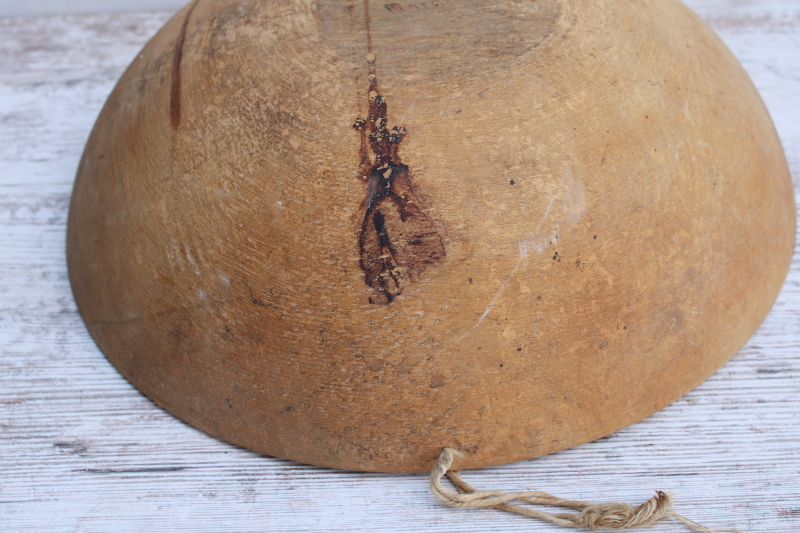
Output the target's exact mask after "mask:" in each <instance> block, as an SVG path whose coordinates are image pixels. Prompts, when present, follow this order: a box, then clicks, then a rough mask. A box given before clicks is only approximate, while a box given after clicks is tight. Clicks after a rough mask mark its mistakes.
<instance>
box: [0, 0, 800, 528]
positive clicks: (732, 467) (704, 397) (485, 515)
mask: <svg viewBox="0 0 800 533" xmlns="http://www.w3.org/2000/svg"><path fill="white" fill-rule="evenodd" d="M691 5H692V7H693V8H695V9H696V10H697V11H698V12H699V13H700V14H701V16H703V17H704V18H705V19H706V20H707V21H709V22H710V23H711V24H712V26H713V27H714V28H715V29H716V30H717V31H718V32H719V33H720V35H721V36H722V38H723V39H724V40H725V41H726V43H727V44H728V46H729V47H731V49H732V50H733V52H734V54H736V55H737V57H738V58H739V59H740V60H741V61H742V63H743V65H744V66H745V68H746V69H747V70H748V72H749V73H750V75H751V77H752V78H753V80H754V82H755V84H756V86H757V87H758V88H759V90H760V91H761V93H762V96H763V97H764V99H765V101H766V103H767V106H768V107H769V109H770V111H771V112H772V114H773V118H774V120H775V123H776V126H777V128H778V131H779V133H780V135H781V137H782V140H783V143H784V147H785V149H786V152H787V157H788V159H789V164H790V167H791V169H792V173H793V175H794V176H795V177H797V176H798V175H800V174H799V173H800V159H799V158H798V154H800V126H798V124H800V77H798V76H797V72H798V71H800V50H798V49H800V6H797V5H796V4H794V5H793V3H792V2H777V1H773V2H768V3H766V2H761V3H756V2H734V1H732V0H730V1H722V0H719V1H704V2H700V1H695V2H691ZM167 17H168V15H167V14H138V15H121V16H120V15H117V16H101V17H55V18H38V19H17V20H2V21H0V136H2V137H0V139H2V143H0V162H2V163H0V164H2V167H1V168H2V175H1V176H0V180H2V181H0V197H1V198H0V206H1V207H0V225H2V228H3V229H2V233H0V234H1V235H2V238H1V239H2V240H0V247H1V248H0V295H1V296H0V298H1V299H0V339H1V340H2V342H1V345H2V361H1V363H2V366H0V529H2V530H3V531H87V532H88V531H144V530H153V529H155V530H160V531H209V532H211V531H236V532H240V531H241V532H244V531H285V530H297V531H350V530H370V531H382V530H383V531H389V530H394V531H398V530H399V531H464V530H486V529H489V528H491V529H492V530H495V531H523V530H525V531H530V530H536V531H555V530H556V528H553V527H551V526H548V525H539V524H531V523H530V522H528V521H526V520H524V519H521V518H518V517H511V516H504V515H502V514H500V513H496V512H491V511H459V510H454V509H449V508H445V507H444V506H442V505H441V504H439V503H438V502H437V501H436V500H435V499H433V497H432V496H430V495H429V493H428V491H427V482H426V479H425V478H424V477H423V476H421V475H378V474H354V473H347V472H338V471H332V470H326V469H321V468H314V467H308V466H303V465H298V464H295V463H291V462H287V461H281V460H276V459H272V458H267V457H263V456H259V455H257V454H253V453H250V452H246V451H243V450H240V449H237V448H234V447H232V446H230V445H227V444H225V443H222V442H219V441H216V440H214V439H213V438H211V437H208V436H207V435H205V434H203V433H201V432H199V431H196V430H194V429H192V428H189V427H187V426H185V425H184V424H182V423H181V422H179V421H178V420H176V419H174V418H173V417H171V416H170V415H168V414H166V413H165V412H163V411H162V410H160V409H159V408H157V407H155V406H154V405H153V404H152V403H150V402H149V401H148V400H146V399H144V398H143V397H142V396H141V395H139V394H138V393H137V392H136V391H135V390H134V389H133V388H132V387H131V386H130V385H129V384H127V382H125V381H124V380H123V379H122V378H121V377H120V376H119V374H118V373H117V372H116V371H115V370H114V369H113V368H112V367H111V366H110V365H109V363H108V362H107V361H106V360H105V358H104V357H103V356H102V354H100V352H99V351H98V350H97V348H96V347H95V346H94V344H93V343H92V341H91V339H90V338H89V336H88V334H87V333H86V331H85V329H84V327H83V325H82V323H81V321H80V319H79V317H78V315H77V312H76V310H75V307H74V303H73V301H72V297H71V294H70V290H69V285H68V282H67V278H66V267H65V262H64V232H65V227H64V226H65V221H66V210H67V204H68V200H69V193H70V189H71V183H72V179H73V176H74V171H75V168H76V166H77V161H78V158H79V156H80V152H81V149H82V147H83V144H84V142H85V140H86V137H87V135H88V131H89V128H90V127H91V124H92V123H93V121H94V119H95V117H96V114H97V112H98V111H99V108H100V106H101V105H102V103H103V101H104V100H105V98H106V96H107V94H108V92H109V91H110V90H111V87H112V86H113V83H114V82H115V80H116V79H117V78H118V77H119V75H120V74H121V71H122V69H123V68H124V67H125V66H126V65H127V64H128V62H129V61H130V59H131V58H132V57H133V56H134V55H135V54H136V52H137V50H138V48H139V47H141V45H142V44H143V43H144V42H145V41H146V40H147V39H148V38H149V36H150V35H152V34H153V33H154V32H155V31H156V30H157V29H158V28H159V27H160V26H161V25H162V24H163V23H164V21H165V20H166V19H167ZM798 282H800V264H798V263H797V262H796V261H795V263H794V265H793V269H792V272H791V273H790V275H789V279H788V281H787V283H786V286H785V287H784V290H783V292H782V293H781V296H780V297H779V300H778V302H777V304H776V306H775V308H774V309H773V311H772V312H771V313H770V315H769V317H768V318H767V320H766V321H765V323H764V324H763V325H762V327H761V328H760V330H759V332H758V333H757V334H756V336H755V337H753V339H752V340H751V341H750V342H749V343H748V344H747V345H746V347H745V348H744V349H743V350H742V351H741V352H740V353H739V354H737V355H736V356H735V357H734V359H733V360H732V361H731V362H730V363H728V364H727V365H726V366H725V367H724V368H723V369H722V370H721V371H720V372H718V373H717V374H716V375H715V376H713V377H712V378H711V379H710V380H709V381H707V382H706V383H704V384H703V385H701V386H700V387H699V388H698V389H696V390H695V391H693V392H691V393H690V394H688V395H687V396H685V397H684V398H683V399H681V400H680V401H678V402H676V403H675V404H673V405H671V406H670V407H668V408H666V409H664V410H663V411H661V412H659V413H657V414H656V415H654V416H653V417H651V418H649V419H647V420H645V421H643V422H641V423H639V424H636V425H634V426H632V427H630V428H627V429H625V430H622V431H619V432H617V433H616V434H614V435H611V436H609V437H607V438H604V439H600V441H596V442H593V443H591V444H587V445H584V446H581V447H578V448H574V449H572V450H568V451H565V452H561V453H558V454H554V455H551V456H546V457H542V458H540V459H536V460H532V461H523V462H519V463H515V464H511V465H507V466H504V467H495V468H491V469H484V470H481V471H474V472H468V473H467V475H466V478H467V480H468V481H470V482H472V483H473V484H474V485H476V486H478V487H481V488H482V487H487V488H489V487H491V488H504V489H508V490H515V489H527V488H537V489H541V490H547V491H549V492H552V493H554V494H558V495H562V496H567V497H576V498H583V499H599V500H604V499H622V500H630V501H633V502H636V501H643V500H644V499H646V498H649V496H650V495H651V493H652V491H653V490H656V489H663V490H671V491H673V492H675V494H676V495H677V503H678V505H679V510H680V511H682V512H684V513H685V514H686V515H688V516H690V517H691V518H694V519H696V520H698V521H700V522H702V523H705V524H707V525H714V526H737V527H739V528H741V529H742V530H744V531H753V532H755V531H764V532H766V531H770V532H772V531H795V530H797V528H798V526H799V525H800V505H798V503H797V501H798V496H800V482H798V476H799V475H800V453H799V452H800V445H798V437H800V435H799V433H800V429H798V427H799V426H798V423H797V413H798V411H799V410H800V376H799V375H798V370H797V363H796V356H797V353H798V347H799V346H798V345H800V327H799V326H800V325H799V324H798V318H800V317H799V316H798V315H800V293H799V292H798ZM655 530H656V531H679V530H680V527H679V526H677V525H672V524H670V525H667V524H664V525H660V526H658V527H657V528H656V529H655Z"/></svg>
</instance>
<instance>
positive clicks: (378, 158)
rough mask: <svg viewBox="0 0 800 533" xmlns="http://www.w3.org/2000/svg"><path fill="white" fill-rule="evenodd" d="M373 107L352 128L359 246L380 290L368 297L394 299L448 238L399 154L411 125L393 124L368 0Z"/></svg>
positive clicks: (437, 258) (441, 253)
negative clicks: (356, 149)
mask: <svg viewBox="0 0 800 533" xmlns="http://www.w3.org/2000/svg"><path fill="white" fill-rule="evenodd" d="M365 15H366V28H367V45H368V46H367V49H368V55H367V63H368V66H369V96H368V101H369V108H368V114H367V118H366V119H363V118H361V117H359V118H357V119H356V121H355V123H354V124H353V128H354V129H355V130H357V131H358V132H360V134H361V149H360V161H359V165H360V168H361V178H362V179H363V180H364V181H365V182H366V183H367V194H366V198H365V199H364V204H363V205H364V210H365V214H364V219H363V221H362V223H361V234H360V237H359V247H360V249H361V269H362V270H363V271H364V274H365V281H366V283H367V285H369V286H370V287H372V288H373V289H374V290H375V292H374V293H373V295H372V296H371V297H370V299H369V301H370V303H373V304H384V305H386V304H389V303H391V302H392V301H393V300H394V298H395V297H396V296H398V295H399V294H401V293H402V290H403V285H404V284H405V283H407V282H415V281H417V280H418V279H419V278H420V276H421V275H422V274H423V272H425V270H426V269H427V268H428V267H431V266H433V265H436V264H438V263H440V262H441V261H442V260H443V259H444V257H445V249H444V243H443V241H442V238H441V236H440V235H439V233H438V232H437V231H436V226H435V225H434V223H433V221H432V220H431V219H430V218H429V217H428V216H427V215H426V214H425V213H424V212H423V210H422V207H423V205H422V202H420V200H419V198H418V197H417V195H416V194H415V192H414V189H415V186H414V183H413V182H412V181H411V171H410V170H409V168H408V166H407V165H405V164H403V162H402V161H401V160H400V155H399V147H400V143H401V142H402V141H403V138H404V137H405V135H406V133H407V132H406V129H405V128H403V127H401V126H395V127H393V128H392V129H391V131H390V130H389V129H388V126H387V106H386V100H385V99H384V98H383V96H382V95H381V94H380V89H379V87H378V78H377V75H376V68H375V56H374V55H373V54H372V50H371V48H372V47H371V44H372V43H371V36H370V32H369V6H368V4H367V2H365Z"/></svg>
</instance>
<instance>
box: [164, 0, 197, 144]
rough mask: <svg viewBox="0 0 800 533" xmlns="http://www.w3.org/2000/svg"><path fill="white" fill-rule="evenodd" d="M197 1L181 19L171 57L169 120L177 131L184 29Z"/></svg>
mask: <svg viewBox="0 0 800 533" xmlns="http://www.w3.org/2000/svg"><path fill="white" fill-rule="evenodd" d="M197 2H198V0H194V2H192V5H191V6H190V7H189V11H187V12H186V17H185V18H184V19H183V25H182V26H181V32H180V34H178V40H177V41H176V42H175V53H174V55H173V56H172V87H171V88H170V93H169V118H170V121H171V122H172V129H174V130H177V129H178V127H179V126H180V125H181V62H182V61H183V45H184V43H185V41H186V29H187V28H188V27H189V19H190V18H191V17H192V11H194V8H195V6H196V5H197Z"/></svg>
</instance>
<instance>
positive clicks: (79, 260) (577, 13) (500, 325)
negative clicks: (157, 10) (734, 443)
mask: <svg viewBox="0 0 800 533" xmlns="http://www.w3.org/2000/svg"><path fill="white" fill-rule="evenodd" d="M794 234H795V204H794V197H793V191H792V186H791V181H790V176H789V172H788V168H787V165H786V161H785V158H784V155H783V152H782V150H781V145H780V142H779V140H778V138H777V136H776V133H775V130H774V128H773V125H772V122H771V121H770V118H769V115H768V113H767V111H766V109H765V108H764V105H763V103H762V101H761V99H760V98H759V96H758V93H757V92H756V89H755V88H754V87H753V85H752V83H751V82H750V80H749V79H748V77H747V75H746V74H745V72H744V70H742V68H741V66H740V65H739V64H738V63H737V61H736V59H735V58H734V57H733V56H732V55H731V53H730V52H729V51H728V50H727V49H726V48H725V46H724V45H723V44H722V43H721V42H720V40H719V39H718V38H717V37H716V36H715V35H714V33H713V32H712V31H711V30H710V29H709V28H708V27H707V26H706V25H705V24H703V23H702V22H701V21H700V20H699V19H698V18H697V17H696V16H695V15H694V14H693V13H692V12H691V11H689V10H688V9H687V8H686V7H685V6H684V5H683V4H681V3H679V2H677V1H669V0H639V1H636V2H630V1H628V0H598V1H595V2H584V1H579V0H539V1H533V0H522V1H512V0H505V1H503V2H484V1H483V0H458V1H456V0H429V1H426V2H416V3H409V2H391V3H386V2H385V1H384V0H381V1H372V0H368V1H366V2H364V1H347V0H319V1H318V2H313V1H309V0H292V1H285V0H281V1H278V0H262V1H244V0H196V1H195V2H193V3H191V4H190V5H188V6H187V7H185V8H184V9H183V10H182V11H180V12H179V13H178V14H177V15H176V16H175V17H174V18H173V19H172V20H171V21H170V22H169V23H167V25H166V26H165V27H164V28H163V29H162V30H161V31H160V32H159V33H158V34H157V35H156V36H155V37H154V38H153V39H152V40H151V41H150V43H149V44H147V46H145V48H144V49H143V50H142V52H141V53H140V54H139V55H138V56H137V57H136V59H135V60H134V61H133V63H132V64H131V66H130V68H128V70H127V71H126V72H125V74H124V75H123V77H122V79H121V80H120V81H119V83H118V84H117V86H116V88H115V89H114V92H113V93H112V94H111V96H110V97H109V99H108V102H107V103H106V105H105V107H104V109H103V111H102V113H101V114H100V117H99V119H98V120H97V124H96V125H95V127H94V130H93V132H92V135H91V137H90V139H89V141H88V143H87V146H86V151H85V153H84V155H83V158H82V160H81V164H80V168H79V170H78V175H77V179H76V183H75V189H74V193H73V197H72V205H71V208H70V216H69V229H68V261H69V272H70V280H71V282H72V286H73V290H74V293H75V298H76V300H77V303H78V306H79V309H80V312H81V315H82V316H83V319H84V320H85V322H86V325H87V327H88V328H89V331H90V332H91V334H92V336H93V337H94V339H95V340H96V341H97V344H98V346H99V347H100V349H101V350H102V351H103V352H104V353H105V354H106V355H107V356H108V358H109V360H110V361H111V362H112V363H113V364H114V365H115V366H116V367H117V368H118V369H119V371H120V372H121V373H122V374H123V375H124V376H125V377H126V378H127V379H128V380H130V382H131V383H133V384H134V386H136V387H137V388H138V389H140V390H141V391H142V392H143V393H145V394H146V395H147V396H149V397H150V398H152V399H153V400H155V401H156V402H157V403H158V404H159V405H161V406H163V407H164V408H165V409H167V410H168V411H169V412H171V413H173V414H175V415H176V416H178V417H179V418H181V419H182V420H185V421H186V422H188V423H190V424H192V425H193V426H196V427H198V428H201V429H203V430H204V431H207V432H208V433H210V434H212V435H215V436H217V437H219V438H222V439H224V440H226V441H229V442H232V443H235V444H238V445H241V446H244V447H247V448H250V449H253V450H256V451H259V452H263V453H266V454H269V455H274V456H278V457H283V458H286V459H293V460H297V461H302V462H305V463H312V464H317V465H324V466H330V467H337V468H346V469H355V470H369V471H392V472H416V471H422V470H426V469H428V468H430V467H431V465H432V464H433V462H434V461H435V459H436V457H437V456H438V454H439V451H440V450H441V448H442V447H443V446H450V447H453V448H455V449H458V450H461V451H462V452H464V453H465V454H466V456H467V458H466V459H465V460H464V461H463V462H462V463H461V466H462V467H464V468H473V467H480V466H485V465H491V464H498V463H504V462H509V461H515V460H519V459H525V458H530V457H534V456H538V455H542V454H547V453H551V452H554V451H557V450H562V449H565V448H569V447H571V446H575V445H577V444H580V443H583V442H586V441H589V440H592V439H596V438H598V437H601V436H603V435H606V434H608V433H610V432H613V431H615V430H618V429H620V428H622V427H625V426H627V425H629V424H631V423H633V422H636V421H638V420H640V419H642V418H644V417H646V416H648V415H650V414H651V413H653V412H655V411H657V410H658V409H661V408H662V407H664V406H665V405H667V404H669V403H670V402H672V401H674V400H675V399H677V398H679V397H680V396H681V395H683V394H684V393H686V392H687V391H689V390H690V389H692V388H693V387H695V386H696V385H698V384H699V383H700V382H702V381H703V380H704V379H706V378H707V377H708V376H710V375H711V374H712V373H713V372H715V371H716V370H717V369H718V368H720V366H722V365H723V364H724V363H725V361H727V360H728V359H729V358H730V357H731V356H732V355H733V354H734V353H736V351H737V350H738V349H739V348H740V347H741V346H742V345H743V344H744V342H745V341H746V340H747V339H748V338H749V337H750V336H751V335H752V334H753V332H755V330H756V328H757V327H758V325H759V324H760V322H761V321H762V320H763V318H764V317H765V316H766V314H767V312H768V311H769V309H770V307H771V305H772V303H773V302H774V301H775V298H776V297H777V294H778V292H779V290H780V287H781V284H782V282H783V280H784V276H785V275H786V272H787V270H788V267H789V261H790V258H791V255H792V249H793V244H794Z"/></svg>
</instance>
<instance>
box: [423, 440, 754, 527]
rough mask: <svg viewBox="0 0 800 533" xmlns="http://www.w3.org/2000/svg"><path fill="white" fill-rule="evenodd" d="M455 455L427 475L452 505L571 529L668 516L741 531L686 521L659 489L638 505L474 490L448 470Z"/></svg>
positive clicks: (645, 522)
mask: <svg viewBox="0 0 800 533" xmlns="http://www.w3.org/2000/svg"><path fill="white" fill-rule="evenodd" d="M456 456H459V457H463V455H462V454H461V453H460V452H458V451H456V450H453V449H452V448H444V449H443V450H442V453H441V454H440V455H439V460H438V461H437V462H436V466H435V467H434V468H433V470H432V471H431V475H430V485H431V491H432V492H433V494H434V495H435V496H436V497H437V498H439V499H440V500H441V501H443V502H444V503H446V504H447V505H451V506H453V507H483V508H488V509H499V510H501V511H506V512H509V513H515V514H519V515H523V516H527V517H530V518H537V519H539V520H545V521H547V522H551V523H553V524H556V525H559V526H564V527H571V528H581V527H582V528H586V529H632V528H637V527H644V526H649V525H652V524H655V523H656V522H657V521H659V520H662V519H664V518H666V517H669V518H674V519H676V520H679V521H681V522H683V523H684V524H685V525H686V526H687V527H688V528H689V529H691V530H693V531H699V532H701V533H721V532H723V531H728V532H732V533H741V532H740V531H739V530H738V529H729V528H725V529H709V528H707V527H704V526H701V525H700V524H698V523H696V522H693V521H691V520H689V519H688V518H686V517H685V516H683V515H680V514H678V513H676V512H675V511H673V510H672V496H671V495H670V494H667V493H665V492H662V491H658V492H656V495H655V496H653V497H652V498H650V499H649V500H648V501H646V502H645V503H643V504H642V505H639V506H638V507H633V506H632V505H630V504H627V503H613V502H609V503H593V502H585V501H580V500H565V499H562V498H559V497H557V496H553V495H552V494H548V493H546V492H541V491H526V492H503V491H500V490H477V489H475V488H474V487H473V486H472V485H470V484H469V483H467V482H466V481H464V479H463V478H462V477H461V473H460V472H459V471H457V470H450V467H451V466H452V465H453V461H454V460H455V457H456ZM445 475H446V476H447V477H448V478H449V479H450V481H451V482H452V483H453V485H454V486H455V487H456V489H457V490H458V492H456V491H453V490H451V489H449V488H447V487H445V486H444V485H442V478H443V477H444V476H445ZM512 501H518V502H525V503H528V504H531V505H545V506H549V507H562V508H566V509H572V510H575V511H578V512H580V514H576V513H550V512H547V511H541V510H538V509H534V508H531V507H527V506H522V505H517V504H513V503H509V502H512Z"/></svg>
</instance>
